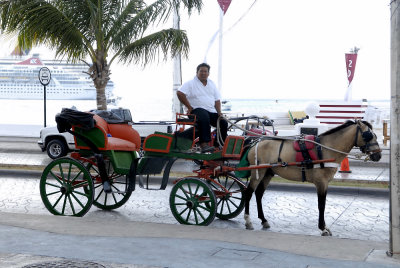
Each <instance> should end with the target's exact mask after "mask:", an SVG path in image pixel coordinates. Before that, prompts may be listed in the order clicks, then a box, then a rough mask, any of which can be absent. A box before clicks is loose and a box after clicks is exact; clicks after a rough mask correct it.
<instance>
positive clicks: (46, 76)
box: [39, 67, 51, 86]
mask: <svg viewBox="0 0 400 268" xmlns="http://www.w3.org/2000/svg"><path fill="white" fill-rule="evenodd" d="M50 80H51V73H50V70H49V68H47V67H42V68H40V70H39V81H40V83H41V84H42V85H43V86H47V85H48V84H50Z"/></svg>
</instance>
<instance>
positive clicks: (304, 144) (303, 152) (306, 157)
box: [293, 135, 324, 182]
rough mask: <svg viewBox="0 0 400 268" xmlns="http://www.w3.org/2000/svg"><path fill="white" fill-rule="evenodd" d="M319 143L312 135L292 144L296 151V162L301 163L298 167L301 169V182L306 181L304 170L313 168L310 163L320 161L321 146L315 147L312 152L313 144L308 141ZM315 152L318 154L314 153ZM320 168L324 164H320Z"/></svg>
mask: <svg viewBox="0 0 400 268" xmlns="http://www.w3.org/2000/svg"><path fill="white" fill-rule="evenodd" d="M307 140H309V141H316V142H319V138H318V137H316V136H314V135H306V136H305V137H303V138H302V139H301V140H297V141H294V142H293V148H294V149H295V150H296V162H301V163H302V164H301V165H299V166H301V167H302V170H301V174H302V181H303V182H304V181H306V173H305V169H304V168H307V169H310V168H313V167H314V165H313V163H312V161H313V160H321V159H322V150H321V146H319V145H317V150H314V147H315V143H314V142H309V141H307ZM316 151H317V152H318V153H316ZM320 165H321V168H323V167H324V164H323V163H321V164H320Z"/></svg>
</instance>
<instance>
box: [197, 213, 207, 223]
mask: <svg viewBox="0 0 400 268" xmlns="http://www.w3.org/2000/svg"><path fill="white" fill-rule="evenodd" d="M197 212H198V213H199V215H200V217H201V218H202V219H203V221H205V220H206V217H204V215H203V213H201V212H200V210H197Z"/></svg>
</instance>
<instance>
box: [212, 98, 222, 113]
mask: <svg viewBox="0 0 400 268" xmlns="http://www.w3.org/2000/svg"><path fill="white" fill-rule="evenodd" d="M214 107H215V110H217V113H218V116H222V112H221V101H220V100H217V101H215V105H214Z"/></svg>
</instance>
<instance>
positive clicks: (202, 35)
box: [0, 0, 390, 102]
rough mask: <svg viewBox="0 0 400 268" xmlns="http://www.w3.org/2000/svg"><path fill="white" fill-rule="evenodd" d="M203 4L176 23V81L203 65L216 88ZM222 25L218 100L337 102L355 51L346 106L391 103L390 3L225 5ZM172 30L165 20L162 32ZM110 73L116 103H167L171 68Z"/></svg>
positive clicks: (211, 28)
mask: <svg viewBox="0 0 400 268" xmlns="http://www.w3.org/2000/svg"><path fill="white" fill-rule="evenodd" d="M203 2H204V8H203V10H202V12H201V14H197V13H195V14H193V15H192V16H191V17H190V18H189V17H188V16H187V15H185V14H182V16H181V28H182V29H183V30H185V31H187V34H188V37H189V42H190V54H189V57H188V58H187V59H183V60H182V80H183V82H185V81H187V80H189V79H192V78H193V77H194V75H195V70H196V66H197V65H198V64H199V63H201V62H203V61H204V59H205V57H206V58H207V62H208V63H209V64H210V65H211V73H210V79H212V80H213V81H214V82H216V83H217V84H218V56H219V55H218V38H216V40H215V42H214V43H213V44H212V46H211V49H210V51H209V52H208V53H207V55H206V52H207V48H208V46H209V43H210V40H211V38H212V36H213V35H214V33H215V32H216V31H217V30H218V29H219V20H220V17H219V12H220V9H219V5H218V3H217V0H204V1H203ZM254 2H255V3H254ZM253 3H254V5H253V7H252V8H251V9H250V10H249V8H250V6H251V5H252V4H253ZM246 12H247V13H246ZM244 14H245V15H244ZM243 15H244V17H242V16H243ZM241 17H242V19H241V20H240V21H239V22H238V20H239V18H241ZM236 22H237V24H236V25H235V26H234V27H232V28H231V26H232V25H234V24H235V23H236ZM223 24H224V31H225V33H224V35H223V53H222V81H221V84H222V87H221V94H222V97H223V98H224V99H231V98H240V99H339V100H340V99H343V98H344V96H345V92H346V90H347V86H348V81H347V75H346V65H345V56H344V55H345V53H347V52H349V51H350V49H352V48H353V47H355V46H356V47H358V48H360V51H359V52H358V60H357V64H356V70H355V76H354V79H353V86H352V89H353V90H352V97H353V99H355V100H356V99H357V100H358V99H368V100H373V99H375V100H377V99H384V100H385V99H387V100H388V99H389V98H390V6H389V0H385V1H381V0H336V1H327V0H304V1H298V0H286V1H281V0H257V1H254V0H232V3H231V5H230V7H229V9H228V11H227V12H226V14H225V16H224V20H223ZM171 26H172V20H171V21H169V22H168V23H167V24H166V25H165V26H164V28H169V27H171ZM230 28H231V29H230ZM228 29H230V30H229V31H227V30H228ZM0 49H1V50H0V53H1V55H2V56H4V55H6V54H7V53H8V52H9V50H10V45H9V42H6V41H5V40H4V39H2V40H1V43H0ZM45 53H46V52H45ZM48 54H51V53H50V52H49V53H48ZM111 72H112V75H111V79H112V80H113V81H114V83H115V85H116V93H117V95H120V96H122V97H123V98H125V99H129V100H131V101H133V102H134V101H135V99H137V98H138V96H140V97H141V98H142V97H143V98H157V99H172V85H173V81H172V61H171V60H169V61H167V62H164V61H162V60H161V61H160V62H156V63H153V64H150V65H148V66H147V67H146V68H145V69H143V68H142V67H141V66H135V65H119V64H116V65H114V66H111Z"/></svg>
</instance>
